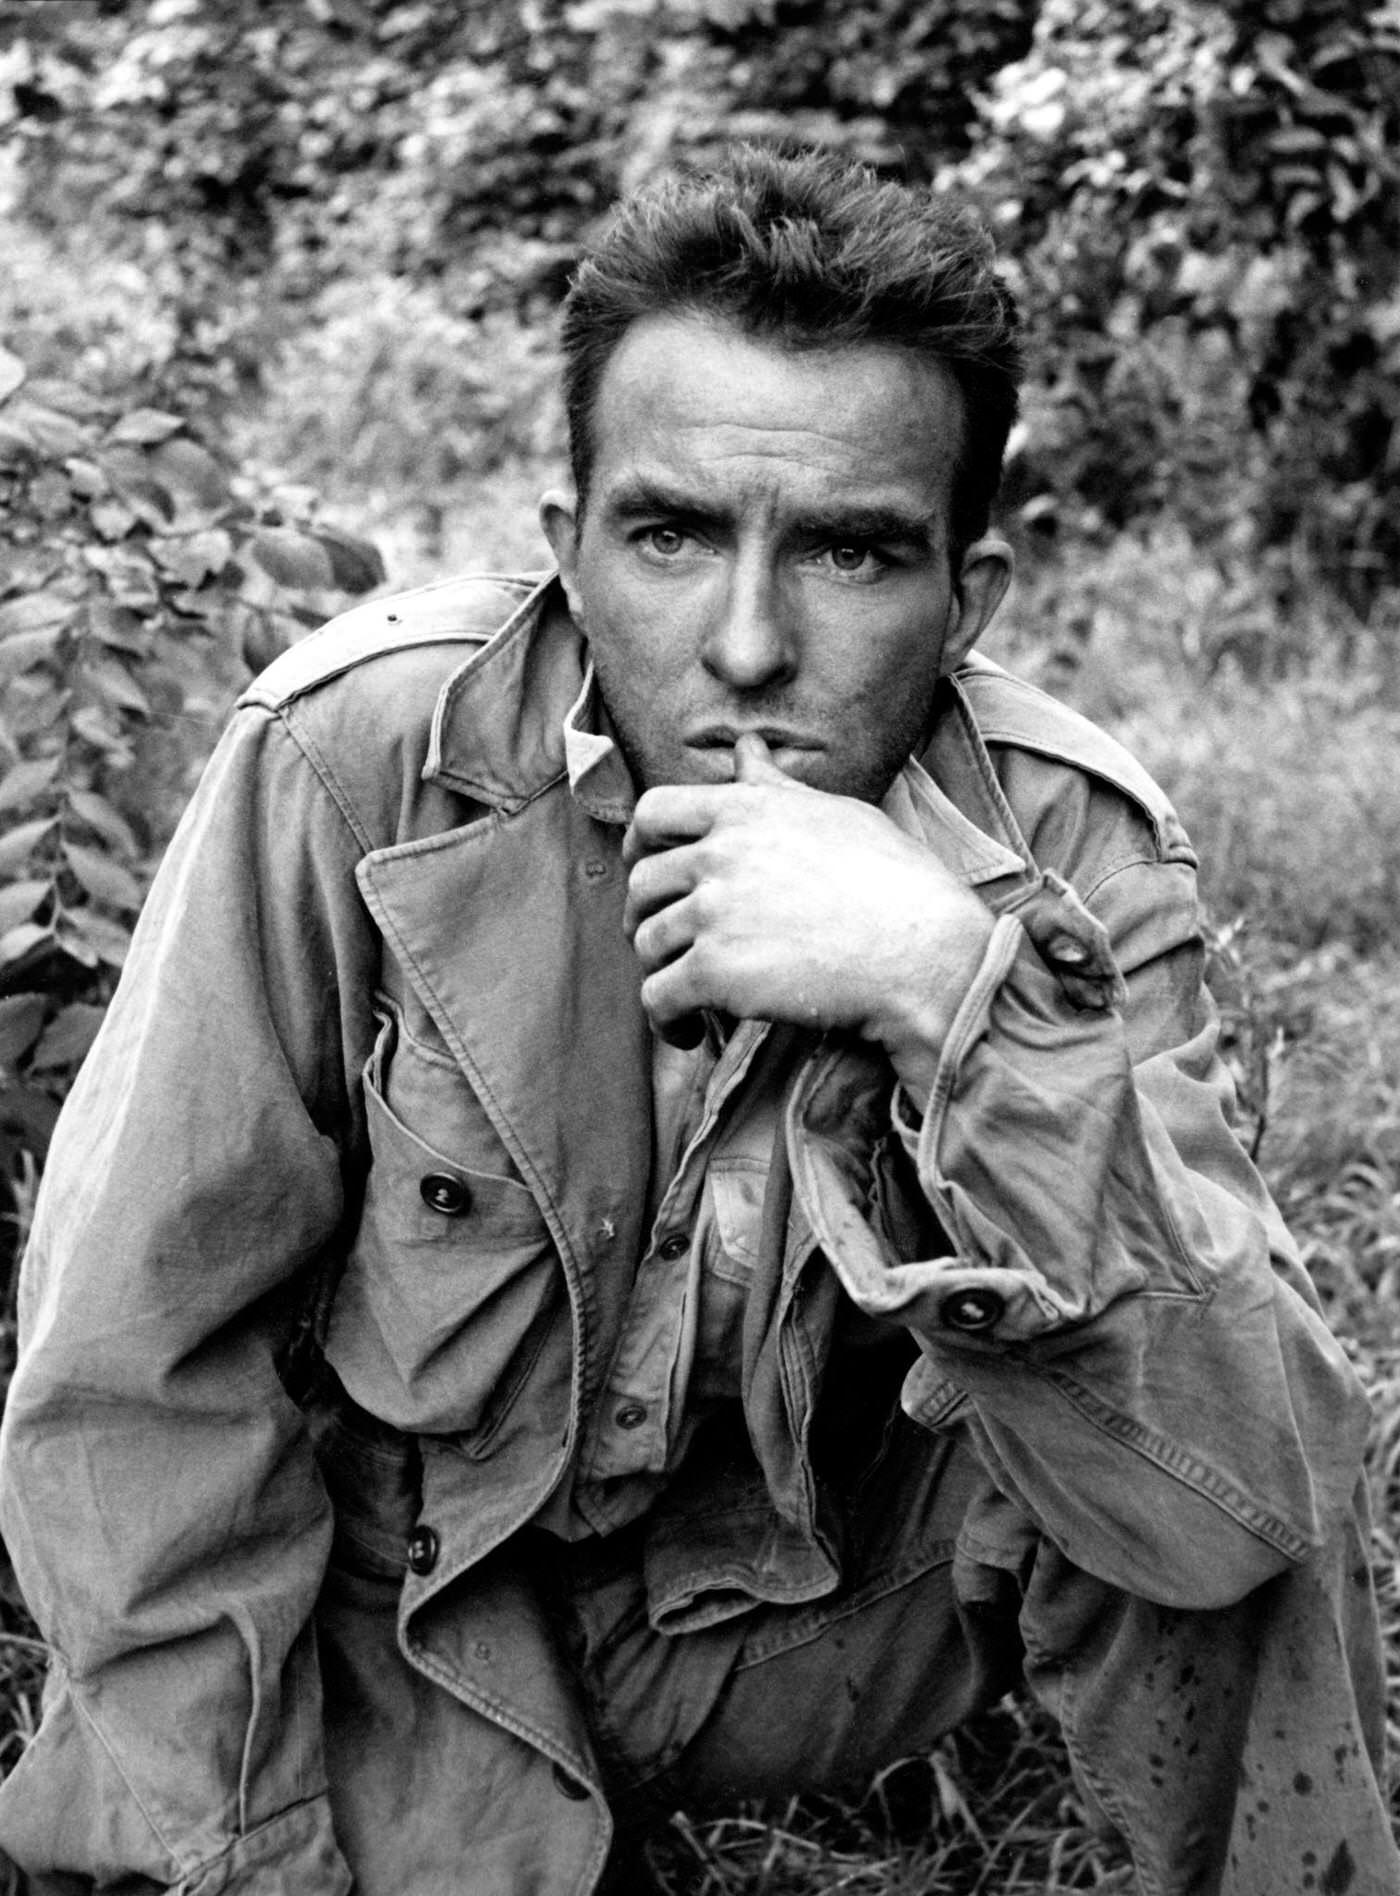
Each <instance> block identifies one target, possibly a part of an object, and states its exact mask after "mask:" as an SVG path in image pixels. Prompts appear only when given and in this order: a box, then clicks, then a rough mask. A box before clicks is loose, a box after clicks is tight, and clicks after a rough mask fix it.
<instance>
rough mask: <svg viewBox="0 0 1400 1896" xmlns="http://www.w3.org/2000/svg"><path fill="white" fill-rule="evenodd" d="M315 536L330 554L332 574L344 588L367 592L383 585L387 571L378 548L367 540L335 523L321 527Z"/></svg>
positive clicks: (353, 591) (350, 591) (346, 590)
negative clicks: (333, 525) (357, 537)
mask: <svg viewBox="0 0 1400 1896" xmlns="http://www.w3.org/2000/svg"><path fill="white" fill-rule="evenodd" d="M316 538H317V539H318V540H319V541H320V542H321V545H322V546H323V547H324V548H325V549H326V551H327V553H329V555H330V560H331V577H332V578H333V579H334V581H335V583H336V585H337V586H338V587H339V589H340V590H341V592H348V593H362V592H368V591H369V590H370V589H371V587H374V586H382V585H383V584H384V581H385V580H386V579H387V577H388V575H387V573H386V572H385V571H384V562H383V560H382V559H381V558H380V556H379V549H378V547H376V546H373V545H371V543H370V542H369V541H368V540H358V539H356V538H355V537H354V535H353V534H349V533H342V532H340V530H339V529H338V528H336V527H318V528H317V529H316Z"/></svg>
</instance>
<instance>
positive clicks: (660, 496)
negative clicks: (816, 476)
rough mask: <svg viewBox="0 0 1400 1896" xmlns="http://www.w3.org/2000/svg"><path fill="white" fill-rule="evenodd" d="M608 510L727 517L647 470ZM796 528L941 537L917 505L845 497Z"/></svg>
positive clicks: (915, 540) (927, 542) (817, 533)
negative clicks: (863, 501) (915, 509)
mask: <svg viewBox="0 0 1400 1896" xmlns="http://www.w3.org/2000/svg"><path fill="white" fill-rule="evenodd" d="M604 511H605V512H606V513H607V514H608V515H609V516H610V517H611V518H612V519H613V520H615V521H617V522H618V523H619V524H620V525H622V526H626V525H628V524H629V523H631V522H634V521H638V520H654V519H656V518H657V517H658V516H664V517H665V518H668V519H672V520H688V521H692V520H693V521H696V522H697V523H699V524H702V525H705V524H709V525H713V524H717V523H722V522H724V521H725V520H727V518H728V513H727V510H726V509H725V508H722V507H718V506H716V505H714V504H713V503H711V502H709V501H707V500H706V499H705V498H704V497H703V496H701V495H698V494H695V493H693V492H687V491H686V490H685V489H684V488H679V487H671V486H669V485H668V484H667V483H666V482H664V481H659V480H655V479H653V478H652V477H650V476H647V475H637V476H635V477H633V478H632V479H630V480H627V481H624V482H623V483H621V484H620V485H619V486H618V487H617V488H616V489H615V490H614V491H613V493H612V494H610V495H609V496H608V497H607V500H606V502H605V506H604ZM792 524H793V528H794V530H795V531H796V532H797V533H798V534H799V535H800V536H801V537H803V538H804V539H812V540H840V539H842V538H843V537H844V538H847V539H851V540H885V541H893V542H895V543H896V544H898V545H901V546H909V547H916V548H918V549H919V550H920V551H924V552H927V551H930V550H932V549H933V548H934V546H935V545H936V543H937V540H938V532H937V525H936V522H935V521H934V520H932V519H929V518H926V517H925V516H924V515H922V514H919V513H916V512H913V511H912V510H909V509H906V508H902V507H897V506H892V505H884V504H879V505H874V506H867V505H863V504H859V503H855V502H852V503H850V504H849V505H847V504H843V503H840V502H836V503H833V504H832V505H831V506H830V507H813V508H808V509H806V510H805V511H804V512H802V513H801V514H799V515H798V516H797V517H796V518H795V519H794V521H793V523H792Z"/></svg>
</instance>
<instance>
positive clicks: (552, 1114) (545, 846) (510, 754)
mask: <svg viewBox="0 0 1400 1896" xmlns="http://www.w3.org/2000/svg"><path fill="white" fill-rule="evenodd" d="M546 603H547V602H546ZM568 630H569V633H570V635H571V636H570V637H568V638H565V637H564V636H563V633H562V631H561V630H560V629H559V627H558V621H557V620H553V621H552V623H551V615H550V614H548V612H546V614H545V623H544V624H543V625H540V624H539V623H538V622H535V623H530V622H529V621H525V620H521V621H513V622H512V623H511V625H509V626H507V627H506V628H504V629H503V631H502V633H501V634H500V635H499V636H498V638H497V639H496V640H493V641H492V643H491V645H489V646H487V647H486V648H484V649H483V652H482V653H481V654H479V655H478V657H477V658H476V659H474V660H472V661H469V665H468V667H464V668H463V671H462V672H460V673H459V674H457V677H456V678H455V679H454V681H453V683H452V686H451V687H450V691H449V693H445V694H444V700H443V704H444V706H445V707H446V709H447V711H448V712H450V713H451V714H452V718H451V722H450V723H449V724H448V725H447V726H446V727H445V729H446V735H445V738H444V741H443V743H442V747H441V752H440V755H439V756H437V757H435V758H434V759H433V760H432V761H430V765H429V771H430V773H431V775H432V776H434V777H435V778H436V779H438V780H439V781H446V782H449V783H452V784H453V785H454V787H466V785H467V784H468V783H470V784H471V787H472V790H473V791H474V793H475V795H476V796H477V797H478V798H480V797H481V796H482V795H483V794H484V793H485V794H488V795H489V796H490V801H492V802H493V803H496V804H497V805H498V806H499V807H497V808H495V809H493V810H491V811H490V813H489V814H487V815H486V816H483V817H481V818H479V819H478V820H477V821H475V822H471V823H468V824H466V825H465V826H464V827H463V828H460V829H454V830H449V831H447V832H446V833H445V834H440V835H436V836H426V837H422V838H418V839H416V840H412V841H408V842H403V843H398V844H395V845H393V846H391V847H389V848H387V849H380V850H375V851H373V852H372V853H371V854H369V855H368V856H366V857H365V858H364V860H363V861H362V862H361V863H360V865H359V869H358V872H357V873H358V877H359V882H360V886H361V889H362V891H363V893H364V896H365V900H366V902H367V903H368V905H369V908H370V910H371V912H372V914H373V915H374V917H375V919H376V921H377V922H378V924H379V927H380V929H381V931H382V932H383V935H384V937H385V940H386V942H388V944H389V945H390V946H391V948H392V950H393V952H394V954H395V956H396V958H397V959H398V960H399V962H400V964H401V965H402V967H403V969H404V971H405V973H406V974H407V976H408V978H409V980H410V981H411V982H412V983H413V985H414V987H415V989H416V990H417V992H418V995H419V997H420V999H421V1000H422V1002H423V1004H424V1006H425V1007H426V1008H427V1010H428V1012H429V1013H430V1014H431V1015H432V1017H433V1019H434V1021H435V1022H436V1023H437V1026H438V1029H439V1031H440V1032H441V1034H442V1036H443V1038H444V1040H445V1041H446V1043H447V1045H448V1046H449V1047H450V1048H451V1050H452V1052H453V1054H454V1056H455V1057H456V1059H457V1060H458V1061H459V1063H460V1064H461V1067H462V1069H463V1071H464V1072H465V1073H466V1075H467V1077H468V1078H469V1080H470V1082H471V1084H472V1086H473V1088H474V1089H475V1091H476V1093H477V1096H478V1097H479V1099H480V1100H481V1103H482V1105H483V1107H484V1109H485V1111H486V1112H487V1114H488V1115H489V1117H490V1119H491V1121H492V1123H493V1125H494V1126H495V1128H496V1131H497V1132H498V1134H499V1135H500V1138H501V1140H502V1142H503V1143H504V1145H505V1147H506V1149H507V1151H508V1152H509V1153H510V1155H511V1157H512V1159H513V1160H514V1161H515V1163H516V1165H517V1166H518V1167H519V1170H520V1173H521V1176H522V1177H523V1178H524V1180H525V1182H526V1183H527V1185H529V1187H530V1189H531V1191H532V1192H533V1193H534V1195H535V1198H536V1200H537V1202H538V1204H539V1206H540V1209H541V1211H542V1212H543V1214H544V1216H545V1218H546V1220H547V1222H548V1223H549V1226H550V1230H551V1233H552V1235H553V1237H554V1240H555V1243H556V1244H557V1245H558V1247H559V1250H560V1254H561V1256H562V1257H563V1259H564V1262H565V1267H566V1270H567V1271H568V1273H569V1276H570V1278H571V1281H572V1284H573V1287H574V1291H575V1295H576V1297H577V1298H578V1300H579V1301H580V1302H581V1303H582V1304H583V1305H584V1306H585V1307H589V1308H590V1314H591V1316H592V1319H593V1322H594V1323H595V1324H597V1323H598V1322H599V1320H600V1319H601V1321H602V1324H603V1327H604V1330H605V1331H606V1328H607V1327H608V1318H609V1317H610V1316H611V1315H612V1314H613V1310H612V1306H613V1305H614V1304H615V1303H620V1300H621V1299H622V1298H624V1297H625V1294H626V1287H627V1284H628V1283H629V1282H630V1277H631V1268H632V1263H633V1260H634V1259H635V1257H636V1256H637V1253H638V1248H639V1239H640V1232H641V1222H642V1218H643V1215H644V1210H645V1206H646V1198H647V1186H648V1182H649V1176H650V1168H651V1144H652V1126H651V1036H650V1030H649V1027H648V1025H647V1021H646V1017H645V1015H644V1013H643V1010H642V1006H641V999H640V989H641V972H640V967H639V964H638V963H637V961H636V959H635V957H634V956H633V955H632V953H631V951H630V949H629V948H628V946H627V943H626V940H625V938H624V936H623V932H622V911H623V902H624V898H625V895H626V876H625V872H624V870H623V866H622V858H621V831H620V829H618V828H617V827H616V826H615V825H612V824H608V823H604V822H600V821H598V820H597V819H596V818H594V817H592V816H590V815H589V814H588V812H587V811H586V810H585V809H584V808H583V807H582V806H581V804H580V803H579V802H578V801H577V799H576V798H575V797H573V796H572V795H571V794H570V792H569V787H568V781H567V778H566V777H565V776H564V774H563V770H562V737H561V735H560V727H561V725H562V708H564V707H567V706H568V704H569V702H570V695H571V693H576V692H577V690H578V688H579V680H580V676H581V671H580V667H579V663H578V657H577V650H578V646H577V636H576V634H572V628H569V629H568ZM545 661H549V662H548V663H546V662H545ZM522 664H524V665H528V668H529V670H530V671H531V672H532V673H533V674H534V675H533V676H532V677H531V678H530V680H529V688H528V689H526V690H524V691H523V696H524V698H525V699H527V700H528V701H529V702H530V703H531V704H533V705H535V706H536V707H538V706H539V704H540V703H541V702H544V703H546V704H547V705H548V707H549V709H548V713H547V714H541V713H539V712H538V711H537V712H536V713H535V715H534V716H533V717H532V718H531V719H530V728H529V730H528V732H527V735H528V737H529V742H528V743H523V742H522V741H521V725H522V715H523V714H522V712H521V711H520V709H519V705H520V700H521V696H522V686H523V685H524V683H525V681H524V680H523V679H522V678H521V677H520V676H519V675H518V673H519V671H520V667H521V665H522ZM469 685H470V686H471V687H472V688H471V689H470V690H468V689H467V687H468V686H469ZM450 694H458V696H459V702H457V703H455V704H454V703H453V702H452V699H451V695H450ZM502 699H503V700H505V704H504V706H503V707H502V715H501V716H494V715H492V713H493V711H494V710H495V709H496V708H497V701H499V700H502ZM506 712H509V713H510V717H509V718H507V717H506V715H505V713H506ZM469 724H470V727H471V735H470V741H468V738H467V736H466V731H467V727H468V725H469ZM469 768H470V775H469V774H468V772H469ZM488 783H489V790H488V788H487V786H488ZM590 1261H591V1262H592V1263H593V1264H595V1265H596V1266H597V1268H596V1269H589V1268H587V1266H588V1264H589V1262H590ZM600 1303H601V1305H602V1306H604V1307H603V1308H598V1305H599V1304H600ZM595 1333H596V1331H595Z"/></svg>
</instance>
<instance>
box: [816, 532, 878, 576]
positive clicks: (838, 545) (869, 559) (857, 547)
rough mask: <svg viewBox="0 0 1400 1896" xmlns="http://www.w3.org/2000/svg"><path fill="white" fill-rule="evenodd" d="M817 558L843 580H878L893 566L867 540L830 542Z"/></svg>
mask: <svg viewBox="0 0 1400 1896" xmlns="http://www.w3.org/2000/svg"><path fill="white" fill-rule="evenodd" d="M819 558H820V559H822V560H823V561H824V562H825V563H826V565H827V566H828V567H829V568H830V570H831V571H832V572H834V573H839V574H840V575H841V577H842V578H843V579H879V578H881V576H882V575H883V574H884V573H885V572H886V571H887V570H888V569H889V567H891V566H892V565H893V564H894V561H893V560H892V559H891V558H890V557H889V555H888V554H886V553H884V552H882V551H881V550H880V548H879V547H877V546H873V545H872V544H871V543H870V541H869V540H832V541H830V542H828V544H827V545H826V546H824V547H823V548H822V549H821V552H820V555H819Z"/></svg>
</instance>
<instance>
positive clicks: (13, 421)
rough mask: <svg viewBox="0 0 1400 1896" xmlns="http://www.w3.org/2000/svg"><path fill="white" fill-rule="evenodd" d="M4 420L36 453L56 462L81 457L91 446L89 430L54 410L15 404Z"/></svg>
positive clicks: (22, 402)
mask: <svg viewBox="0 0 1400 1896" xmlns="http://www.w3.org/2000/svg"><path fill="white" fill-rule="evenodd" d="M5 419H6V420H7V422H8V423H9V425H10V426H11V427H12V428H14V429H16V430H18V431H19V432H20V433H21V434H22V435H23V437H24V439H25V440H26V441H28V443H29V445H30V446H31V447H32V448H34V449H35V450H36V451H37V452H38V453H39V454H42V455H47V456H48V457H49V458H50V459H52V460H55V461H66V460H68V459H69V457H70V456H72V455H75V454H83V453H85V452H86V450H87V449H88V448H89V447H90V446H91V439H90V437H89V435H88V431H87V430H86V428H84V427H82V425H81V424H80V423H78V422H76V421H74V420H73V418H72V416H71V415H62V414H60V413H59V411H58V410H57V409H56V408H43V407H41V406H40V405H39V404H38V403H37V402H31V401H18V402H16V403H15V405H14V407H13V408H11V409H10V410H9V411H8V413H7V415H6V417H5Z"/></svg>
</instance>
